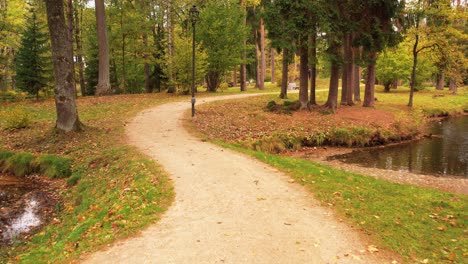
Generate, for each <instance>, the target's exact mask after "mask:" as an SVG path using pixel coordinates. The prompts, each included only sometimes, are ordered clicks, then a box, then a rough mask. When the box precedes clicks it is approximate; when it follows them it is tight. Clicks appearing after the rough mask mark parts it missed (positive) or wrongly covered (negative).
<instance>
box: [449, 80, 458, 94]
mask: <svg viewBox="0 0 468 264" xmlns="http://www.w3.org/2000/svg"><path fill="white" fill-rule="evenodd" d="M449 90H450V91H451V92H452V94H457V92H458V91H457V90H458V87H457V80H456V79H455V78H450V85H449Z"/></svg>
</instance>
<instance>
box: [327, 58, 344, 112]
mask: <svg viewBox="0 0 468 264" xmlns="http://www.w3.org/2000/svg"><path fill="white" fill-rule="evenodd" d="M339 80H340V66H339V64H338V62H336V61H332V64H331V74H330V86H329V90H328V99H327V102H326V103H325V107H328V108H330V109H331V110H332V111H333V112H335V111H336V107H337V105H338V83H339Z"/></svg>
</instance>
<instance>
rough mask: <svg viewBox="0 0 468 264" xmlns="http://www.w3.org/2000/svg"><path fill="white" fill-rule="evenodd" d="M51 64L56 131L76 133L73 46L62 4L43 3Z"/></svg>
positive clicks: (56, 1) (49, 0)
mask: <svg viewBox="0 0 468 264" xmlns="http://www.w3.org/2000/svg"><path fill="white" fill-rule="evenodd" d="M45 3H46V10H47V22H48V26H49V32H50V39H51V46H52V60H53V64H54V79H55V86H54V95H55V107H56V111H57V121H56V128H57V129H58V130H59V131H61V132H71V131H78V130H80V129H81V123H80V120H79V118H78V110H77V108H76V88H75V79H74V68H73V42H72V41H71V39H70V38H69V37H68V34H69V32H68V31H67V30H68V29H67V27H66V24H65V16H64V6H63V1H62V0H45Z"/></svg>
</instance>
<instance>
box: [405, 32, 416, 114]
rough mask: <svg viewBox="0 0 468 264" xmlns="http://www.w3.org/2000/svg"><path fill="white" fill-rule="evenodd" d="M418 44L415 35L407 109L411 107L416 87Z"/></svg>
mask: <svg viewBox="0 0 468 264" xmlns="http://www.w3.org/2000/svg"><path fill="white" fill-rule="evenodd" d="M418 44H419V35H416V40H415V42H414V45H413V68H412V70H411V81H410V96H409V102H408V106H409V107H413V97H414V89H415V86H416V67H417V66H418Z"/></svg>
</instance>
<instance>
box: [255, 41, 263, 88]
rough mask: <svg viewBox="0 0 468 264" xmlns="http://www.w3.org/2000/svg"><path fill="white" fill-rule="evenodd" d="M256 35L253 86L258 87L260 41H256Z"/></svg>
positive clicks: (259, 76)
mask: <svg viewBox="0 0 468 264" xmlns="http://www.w3.org/2000/svg"><path fill="white" fill-rule="evenodd" d="M257 35H258V34H257ZM258 42H259V40H258V37H256V44H255V88H259V89H260V78H261V75H262V74H261V72H262V70H261V69H260V67H261V62H260V61H261V51H260V47H259V46H260V43H258Z"/></svg>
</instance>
